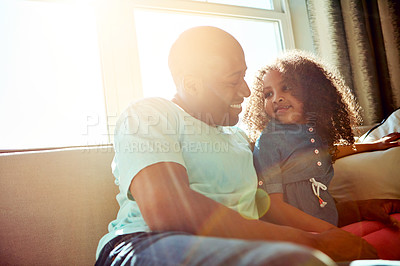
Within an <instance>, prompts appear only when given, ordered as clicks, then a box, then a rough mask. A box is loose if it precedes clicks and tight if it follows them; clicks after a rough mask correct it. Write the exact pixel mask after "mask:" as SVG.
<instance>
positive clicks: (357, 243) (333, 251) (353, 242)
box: [316, 228, 378, 261]
mask: <svg viewBox="0 0 400 266" xmlns="http://www.w3.org/2000/svg"><path fill="white" fill-rule="evenodd" d="M316 240H317V245H318V249H319V250H321V251H322V252H324V253H325V254H327V255H328V256H329V257H331V258H332V259H333V260H334V261H349V260H355V259H377V258H378V255H377V252H376V250H375V248H374V247H373V246H371V245H370V244H368V243H367V242H366V241H365V240H364V239H362V238H360V237H358V236H356V235H353V234H351V233H349V232H346V231H344V230H342V229H338V228H334V229H330V230H328V231H325V232H323V233H320V234H318V235H316Z"/></svg>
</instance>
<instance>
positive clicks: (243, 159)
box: [97, 27, 376, 265]
mask: <svg viewBox="0 0 400 266" xmlns="http://www.w3.org/2000/svg"><path fill="white" fill-rule="evenodd" d="M169 67H170V70H171V73H172V76H173V78H174V81H175V84H176V87H177V93H176V96H175V98H174V99H173V100H172V102H171V101H167V100H164V99H159V98H153V99H145V100H141V101H138V102H136V103H134V104H132V105H131V106H130V107H129V108H128V109H127V110H126V111H125V112H124V113H123V114H122V115H121V118H120V119H119V122H118V124H117V128H116V135H115V144H114V148H115V152H116V153H115V157H114V161H113V173H114V175H115V177H116V183H117V184H118V185H119V187H120V194H119V195H118V196H117V200H118V202H119V204H120V211H119V213H118V217H117V219H116V220H115V221H113V222H112V223H110V225H109V231H110V233H109V234H107V235H106V236H104V237H103V239H102V240H101V241H100V244H99V248H98V260H97V263H98V265H108V264H111V263H114V264H113V265H119V264H134V263H138V264H140V265H141V264H143V265H181V264H187V265H197V264H202V265H203V264H204V265H265V264H268V265H303V264H305V263H309V264H310V265H326V264H332V263H333V262H332V261H331V260H330V259H329V258H328V257H326V256H325V255H324V254H322V253H320V252H318V251H316V250H313V249H312V248H315V249H319V250H321V251H323V252H325V253H326V254H328V255H329V256H331V257H332V258H333V259H335V260H350V259H356V258H375V257H376V253H375V250H374V249H373V248H372V247H371V246H370V245H369V244H367V243H366V242H365V241H364V240H362V239H361V238H358V237H356V236H354V235H351V234H349V233H346V232H344V231H342V230H330V231H327V232H325V233H321V234H311V233H307V232H304V231H301V230H297V229H293V228H290V227H284V226H279V225H275V224H271V223H268V222H263V221H260V220H258V211H257V206H256V203H255V198H256V188H257V176H256V173H255V170H254V167H253V161H252V152H251V150H250V148H249V144H248V142H247V139H246V137H245V135H244V134H243V132H242V131H240V130H239V129H237V128H234V127H232V126H233V125H235V124H236V123H237V122H238V119H239V118H238V117H239V113H240V112H241V110H242V108H241V103H242V102H243V100H244V98H245V97H248V96H249V95H250V90H249V88H248V86H247V84H246V82H245V80H244V76H245V72H246V68H247V67H246V63H245V57H244V53H243V50H242V47H241V46H240V44H239V43H238V42H237V40H236V39H235V38H234V37H232V36H231V35H230V34H228V33H227V32H225V31H222V30H220V29H218V28H214V27H196V28H192V29H189V30H187V31H185V32H184V33H182V34H181V36H180V37H179V38H178V40H177V41H176V42H175V43H174V45H173V46H172V48H171V51H170V56H169ZM289 242H292V243H296V244H300V245H295V244H290V243H289ZM100 251H101V252H100Z"/></svg>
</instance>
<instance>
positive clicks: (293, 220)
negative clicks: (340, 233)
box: [261, 193, 336, 233]
mask: <svg viewBox="0 0 400 266" xmlns="http://www.w3.org/2000/svg"><path fill="white" fill-rule="evenodd" d="M269 196H270V200H271V204H270V208H269V210H268V211H267V213H266V214H265V215H264V216H263V217H261V220H263V221H267V222H272V223H275V224H280V225H287V226H291V227H295V228H298V229H301V230H304V231H308V232H318V233H320V232H324V231H327V230H329V229H332V228H336V226H334V225H332V224H330V223H328V222H326V221H323V220H321V219H318V218H316V217H314V216H311V215H309V214H307V213H305V212H303V211H301V210H299V209H297V208H296V207H293V206H292V205H290V204H288V203H286V202H285V201H284V200H283V194H282V193H273V194H269Z"/></svg>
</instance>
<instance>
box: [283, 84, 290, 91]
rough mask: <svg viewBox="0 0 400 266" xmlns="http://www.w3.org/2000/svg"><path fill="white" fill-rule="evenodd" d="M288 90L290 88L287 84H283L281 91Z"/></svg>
mask: <svg viewBox="0 0 400 266" xmlns="http://www.w3.org/2000/svg"><path fill="white" fill-rule="evenodd" d="M288 90H290V88H289V87H288V86H286V85H285V86H283V87H282V91H288Z"/></svg>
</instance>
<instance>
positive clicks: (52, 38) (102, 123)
mask: <svg viewBox="0 0 400 266" xmlns="http://www.w3.org/2000/svg"><path fill="white" fill-rule="evenodd" d="M77 2H80V1H65V0H64V1H56V0H55V1H51V2H49V1H43V2H42V1H18V2H17V4H10V3H11V1H6V2H2V4H0V13H1V14H0V15H1V16H0V21H1V22H0V29H1V31H2V32H3V31H4V32H5V35H4V34H3V36H2V37H1V38H2V41H1V42H0V53H1V55H0V57H1V58H5V60H1V61H0V67H1V68H2V70H3V71H1V73H0V88H1V91H0V122H1V123H2V124H3V125H6V126H3V127H2V136H3V138H2V139H1V140H0V150H1V149H27V148H42V147H54V146H58V147H59V146H77V145H92V144H104V143H111V142H112V132H113V131H114V127H115V124H116V121H117V118H118V116H119V114H120V113H121V112H122V111H123V110H124V109H125V108H126V107H127V106H128V104H129V103H130V102H131V101H133V100H135V99H139V98H141V97H147V96H160V97H165V98H170V97H171V96H172V95H173V93H174V85H173V82H172V78H171V77H170V73H169V70H168V65H167V63H168V62H167V57H168V51H169V48H170V46H171V45H172V43H173V41H174V40H175V39H176V38H177V37H178V35H179V34H180V33H181V32H182V31H184V30H185V29H187V28H190V27H193V26H198V25H213V26H217V27H220V28H222V29H224V30H226V31H228V32H230V33H231V34H232V35H233V36H235V37H236V38H237V39H238V40H239V42H240V43H241V44H242V46H243V49H244V51H245V55H246V62H247V65H248V71H247V76H246V80H247V82H248V83H249V85H251V84H252V83H253V77H254V75H255V72H256V70H257V69H258V68H260V67H261V66H262V65H264V64H265V62H267V61H268V60H269V59H270V58H272V57H274V56H275V55H276V54H277V53H279V52H281V51H282V50H284V49H287V48H294V41H293V34H292V30H291V24H290V16H289V14H288V12H287V6H286V5H287V1H285V0H282V1H280V0H270V1H268V0H265V1H259V0H258V1H257V0H256V1H250V0H246V1H227V0H214V1H210V0H209V1H196V0H130V1H129V0H126V1H111V0H107V1H106V0H105V1H98V2H96V1H93V2H90V1H83V2H84V3H85V2H89V3H91V4H79V3H77ZM4 3H8V4H4ZM229 3H235V5H232V4H229ZM282 3H283V4H282ZM244 5H245V6H244ZM3 38H4V40H6V41H4V40H3ZM9 51H11V52H9Z"/></svg>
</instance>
